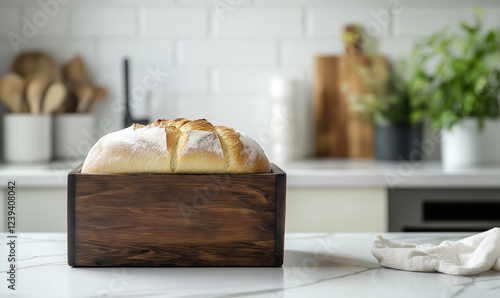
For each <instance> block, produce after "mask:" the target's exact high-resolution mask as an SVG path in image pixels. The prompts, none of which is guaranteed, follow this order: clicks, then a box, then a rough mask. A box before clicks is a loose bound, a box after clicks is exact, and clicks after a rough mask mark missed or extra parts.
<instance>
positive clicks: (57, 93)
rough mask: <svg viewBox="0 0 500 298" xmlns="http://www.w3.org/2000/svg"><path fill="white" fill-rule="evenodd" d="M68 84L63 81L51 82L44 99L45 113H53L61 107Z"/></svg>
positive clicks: (43, 110)
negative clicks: (65, 84)
mask: <svg viewBox="0 0 500 298" xmlns="http://www.w3.org/2000/svg"><path fill="white" fill-rule="evenodd" d="M66 93H67V91H66V86H64V84H63V83H61V82H54V83H52V84H50V86H49V87H48V88H47V91H46V92H45V96H44V99H43V109H42V112H43V113H44V114H52V113H54V112H55V111H56V110H57V109H58V108H59V107H61V106H62V105H63V103H64V100H65V99H66Z"/></svg>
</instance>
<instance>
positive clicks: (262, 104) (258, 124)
mask: <svg viewBox="0 0 500 298" xmlns="http://www.w3.org/2000/svg"><path fill="white" fill-rule="evenodd" d="M269 105H270V104H269V99H268V98H267V97H265V96H255V95H249V94H245V93H240V94H239V95H234V94H228V95H223V94H220V95H217V96H215V97H214V98H213V106H212V110H213V111H214V113H213V115H212V118H211V119H213V120H211V121H212V123H215V124H218V125H224V126H229V127H234V128H236V129H238V130H239V131H240V132H242V133H244V134H246V135H249V136H252V137H255V138H258V136H259V133H260V134H262V130H264V129H265V128H266V126H267V125H268V124H269V113H268V110H269ZM261 145H263V144H262V142H261Z"/></svg>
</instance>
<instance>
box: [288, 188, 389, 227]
mask: <svg viewBox="0 0 500 298" xmlns="http://www.w3.org/2000/svg"><path fill="white" fill-rule="evenodd" d="M387 210H388V208H387V189H386V188H382V187H380V188H339V187H289V188H287V194H286V219H285V227H286V232H329V233H336V232H380V233H382V232H386V231H387V227H388V220H387V219H388V216H387Z"/></svg>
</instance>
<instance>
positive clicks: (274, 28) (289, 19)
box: [213, 8, 302, 37]
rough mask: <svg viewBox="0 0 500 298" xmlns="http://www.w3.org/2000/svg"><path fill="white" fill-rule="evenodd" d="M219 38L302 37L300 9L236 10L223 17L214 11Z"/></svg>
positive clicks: (216, 33) (216, 32) (216, 31)
mask: <svg viewBox="0 0 500 298" xmlns="http://www.w3.org/2000/svg"><path fill="white" fill-rule="evenodd" d="M213 13H214V24H215V35H217V36H239V37H241V36H280V37H282V36H300V35H301V34H302V11H301V9H300V8H279V9H235V10H234V11H228V12H226V13H224V14H223V15H221V14H219V13H218V12H217V10H214V12H213Z"/></svg>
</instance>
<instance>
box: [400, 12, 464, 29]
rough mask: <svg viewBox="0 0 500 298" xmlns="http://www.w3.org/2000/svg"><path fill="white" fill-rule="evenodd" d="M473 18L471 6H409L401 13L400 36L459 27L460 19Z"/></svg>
mask: <svg viewBox="0 0 500 298" xmlns="http://www.w3.org/2000/svg"><path fill="white" fill-rule="evenodd" d="M473 20H474V13H473V11H472V9H470V8H434V9H433V8H425V9H420V8H418V9H414V8H408V9H404V10H403V11H402V12H401V13H400V14H399V23H398V27H399V28H398V31H399V35H400V36H428V35H430V34H432V33H435V32H436V31H438V30H441V29H444V28H445V27H449V28H457V26H458V22H460V21H466V22H471V21H473Z"/></svg>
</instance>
